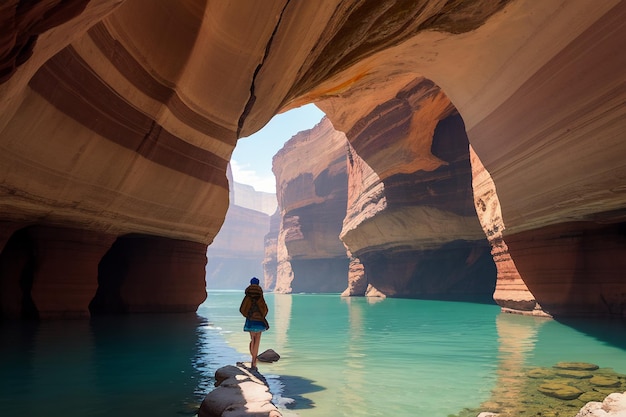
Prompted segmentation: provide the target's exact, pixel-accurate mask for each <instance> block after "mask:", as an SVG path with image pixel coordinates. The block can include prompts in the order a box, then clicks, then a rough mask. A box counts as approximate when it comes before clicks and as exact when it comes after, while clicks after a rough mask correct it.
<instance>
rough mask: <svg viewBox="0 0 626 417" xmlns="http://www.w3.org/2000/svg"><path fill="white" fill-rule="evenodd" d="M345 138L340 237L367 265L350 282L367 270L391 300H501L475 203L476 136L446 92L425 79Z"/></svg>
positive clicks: (404, 90) (380, 107)
mask: <svg viewBox="0 0 626 417" xmlns="http://www.w3.org/2000/svg"><path fill="white" fill-rule="evenodd" d="M346 136H347V137H348V139H349V140H350V143H351V145H352V147H351V156H350V158H349V161H350V162H349V169H348V172H349V176H348V178H349V188H350V191H349V200H348V214H347V216H346V219H345V221H344V223H343V230H342V232H341V239H342V240H343V241H344V242H345V244H346V246H347V247H348V249H349V250H350V252H351V254H352V256H353V257H354V258H358V260H359V261H360V263H361V264H362V265H363V268H362V269H357V270H356V273H355V274H354V275H351V280H361V279H362V278H361V276H360V275H362V274H364V275H365V276H366V281H367V284H368V286H370V285H371V286H373V287H374V288H375V289H377V290H378V291H379V292H381V293H382V294H384V295H387V296H396V297H417V298H432V299H447V300H463V301H479V302H488V303H489V302H493V298H492V296H493V292H494V287H495V281H496V272H495V266H494V263H493V260H492V257H491V255H490V251H489V245H488V242H487V240H486V239H485V235H484V233H483V231H482V229H481V227H480V224H479V222H478V219H477V217H476V211H475V208H474V198H473V192H472V167H471V164H470V158H469V142H468V139H467V135H466V133H465V126H464V125H463V120H462V119H461V117H460V116H459V115H458V113H457V112H456V110H455V108H454V106H453V105H452V104H451V103H450V101H449V99H448V98H447V97H446V96H445V94H443V93H442V92H441V90H440V89H439V88H438V87H437V86H436V85H435V84H434V83H433V82H432V81H430V80H427V79H424V78H419V77H418V78H416V79H415V80H412V81H411V82H409V83H408V84H407V85H406V86H404V87H403V88H402V89H401V90H400V91H399V92H398V93H397V94H396V96H395V97H393V98H391V99H390V100H388V101H386V102H384V103H381V104H380V105H378V106H377V107H376V108H375V109H374V110H372V112H370V113H369V114H367V115H366V116H365V117H363V118H361V119H360V120H358V121H356V123H355V124H354V127H353V128H352V129H350V130H349V131H348V132H347V133H346ZM385 161H386V162H385ZM389 161H394V162H393V163H389ZM352 287H353V288H356V287H357V286H356V285H353V286H352ZM360 287H361V289H362V288H363V285H361V286H360ZM366 288H367V287H366ZM363 294H364V293H362V294H358V293H355V292H353V293H351V295H363Z"/></svg>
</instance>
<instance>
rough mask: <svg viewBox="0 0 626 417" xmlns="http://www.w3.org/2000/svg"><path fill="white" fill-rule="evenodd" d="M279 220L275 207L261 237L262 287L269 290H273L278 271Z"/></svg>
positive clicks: (279, 216)
mask: <svg viewBox="0 0 626 417" xmlns="http://www.w3.org/2000/svg"><path fill="white" fill-rule="evenodd" d="M281 220H282V216H281V214H280V211H279V210H278V209H277V210H276V212H275V213H274V214H272V216H271V217H270V230H269V232H268V233H267V234H266V235H265V237H264V238H263V246H264V257H263V284H262V285H263V288H265V289H266V290H269V291H273V290H274V288H275V287H276V278H277V276H276V275H277V273H278V253H277V251H278V234H279V233H280V224H281ZM258 278H261V277H258Z"/></svg>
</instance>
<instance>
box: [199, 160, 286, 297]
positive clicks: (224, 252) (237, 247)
mask: <svg viewBox="0 0 626 417" xmlns="http://www.w3.org/2000/svg"><path fill="white" fill-rule="evenodd" d="M226 174H227V177H228V180H229V184H230V205H229V207H228V212H227V213H226V219H225V220H224V224H223V225H222V228H221V229H220V231H219V233H218V234H217V236H215V240H213V243H211V245H209V247H208V249H207V264H206V285H207V289H242V288H245V287H246V286H247V285H248V284H249V282H250V278H251V277H253V276H257V277H262V276H263V259H264V257H265V248H264V243H263V240H264V238H265V235H266V234H267V233H268V231H269V229H270V216H269V214H271V212H270V213H267V211H268V210H272V211H276V195H275V194H273V193H265V192H258V191H255V190H254V188H253V187H251V186H249V185H245V184H239V183H237V182H235V181H234V180H233V177H232V172H231V170H230V167H229V168H228V170H227V172H226Z"/></svg>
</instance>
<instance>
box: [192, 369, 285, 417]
mask: <svg viewBox="0 0 626 417" xmlns="http://www.w3.org/2000/svg"><path fill="white" fill-rule="evenodd" d="M215 386H216V388H215V389H214V390H213V391H211V392H209V393H208V394H207V396H206V397H204V400H203V401H202V404H201V405H200V410H199V412H198V417H244V416H245V417H281V416H282V414H281V413H280V412H279V411H278V409H277V408H276V406H275V405H274V404H273V403H272V394H271V393H270V391H269V387H268V386H267V383H266V381H265V379H264V378H263V376H262V375H261V374H259V373H258V372H256V371H252V370H250V369H248V368H245V367H243V366H233V365H227V366H224V367H222V368H220V369H218V370H217V371H216V372H215Z"/></svg>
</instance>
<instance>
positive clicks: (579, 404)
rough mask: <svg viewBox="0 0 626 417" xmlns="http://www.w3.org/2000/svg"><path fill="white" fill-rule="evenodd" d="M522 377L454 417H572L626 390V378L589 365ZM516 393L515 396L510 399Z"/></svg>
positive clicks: (577, 364) (536, 370)
mask: <svg viewBox="0 0 626 417" xmlns="http://www.w3.org/2000/svg"><path fill="white" fill-rule="evenodd" d="M519 375H520V376H519V377H517V378H511V379H509V380H508V382H507V386H506V387H502V386H500V387H499V388H498V389H496V390H494V391H493V392H492V397H491V398H490V399H488V400H487V401H485V402H483V403H482V404H481V406H480V407H478V408H464V409H463V410H461V411H460V412H459V414H458V415H456V416H451V417H476V416H478V415H481V413H486V412H488V413H497V414H498V416H499V417H519V416H522V415H523V416H541V417H572V416H573V415H576V413H577V411H578V410H581V409H582V408H583V407H585V405H586V404H588V403H589V402H602V401H603V400H604V399H605V398H606V397H607V396H608V395H610V394H612V393H615V392H623V391H624V389H626V375H623V374H619V373H617V372H615V371H614V370H613V369H611V368H600V367H599V366H598V365H595V364H592V363H585V362H559V363H557V364H556V365H554V366H552V367H532V368H529V369H527V370H525V371H523V372H521V373H520V374H519ZM524 376H525V377H524ZM503 389H504V391H502V390H503ZM513 392H514V393H515V395H510V393H513ZM503 393H504V394H503ZM484 415H487V414H484Z"/></svg>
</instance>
